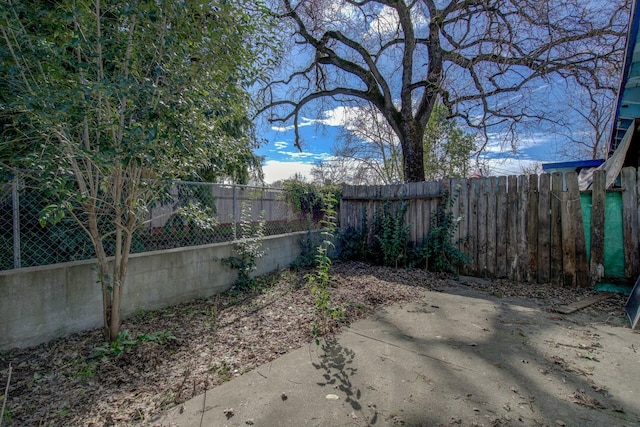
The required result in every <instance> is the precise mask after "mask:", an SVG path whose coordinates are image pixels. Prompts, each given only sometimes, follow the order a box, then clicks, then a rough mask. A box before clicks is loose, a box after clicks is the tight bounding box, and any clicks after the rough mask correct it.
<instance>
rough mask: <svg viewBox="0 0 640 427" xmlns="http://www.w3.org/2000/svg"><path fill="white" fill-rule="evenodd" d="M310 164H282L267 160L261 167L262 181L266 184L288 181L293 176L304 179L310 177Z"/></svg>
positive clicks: (277, 161)
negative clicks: (296, 175)
mask: <svg viewBox="0 0 640 427" xmlns="http://www.w3.org/2000/svg"><path fill="white" fill-rule="evenodd" d="M312 168H313V165H312V164H311V163H302V162H282V161H279V160H267V161H266V162H265V164H264V165H263V166H262V171H263V172H264V180H265V182H267V183H272V182H275V181H279V180H283V179H288V178H291V177H293V176H294V175H295V174H300V175H302V176H304V177H306V178H308V179H309V178H310V177H311V169H312Z"/></svg>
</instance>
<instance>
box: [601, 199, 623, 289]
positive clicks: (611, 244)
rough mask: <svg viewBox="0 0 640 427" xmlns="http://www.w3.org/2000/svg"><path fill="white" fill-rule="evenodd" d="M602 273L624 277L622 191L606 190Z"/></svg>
mask: <svg viewBox="0 0 640 427" xmlns="http://www.w3.org/2000/svg"><path fill="white" fill-rule="evenodd" d="M604 274H605V275H606V276H613V277H624V237H623V235H622V193H620V192H618V191H616V192H607V198H606V205H605V208H604Z"/></svg>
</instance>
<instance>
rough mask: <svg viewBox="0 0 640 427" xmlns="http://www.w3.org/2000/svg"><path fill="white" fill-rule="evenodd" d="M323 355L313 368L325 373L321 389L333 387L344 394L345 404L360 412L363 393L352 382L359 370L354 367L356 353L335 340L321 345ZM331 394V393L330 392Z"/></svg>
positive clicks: (319, 383)
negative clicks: (360, 400)
mask: <svg viewBox="0 0 640 427" xmlns="http://www.w3.org/2000/svg"><path fill="white" fill-rule="evenodd" d="M320 349H321V350H322V354H320V355H319V356H318V359H319V363H312V365H313V367H314V368H316V369H318V370H320V371H323V372H324V373H323V374H322V378H323V381H321V382H317V383H316V384H318V385H319V386H321V387H326V386H331V388H334V389H336V390H339V391H341V392H342V393H344V395H345V396H346V397H345V402H347V403H349V404H350V405H351V407H352V408H353V409H354V410H356V411H359V410H360V409H361V408H362V405H361V404H360V402H359V399H360V397H361V396H362V393H361V392H360V389H359V388H357V387H355V386H354V385H353V384H352V382H351V377H352V376H353V375H355V374H356V372H357V371H358V369H357V368H356V367H354V359H355V357H356V353H355V352H354V351H353V350H350V349H348V348H346V347H343V346H342V345H340V343H339V342H338V341H336V340H334V339H330V340H327V341H324V342H323V343H322V345H321V348H320ZM328 393H329V392H328Z"/></svg>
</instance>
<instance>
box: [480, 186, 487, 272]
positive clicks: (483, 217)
mask: <svg viewBox="0 0 640 427" xmlns="http://www.w3.org/2000/svg"><path fill="white" fill-rule="evenodd" d="M488 182H489V178H480V186H479V188H478V190H479V194H478V214H477V215H478V249H477V254H478V275H479V276H480V277H486V275H487V183H488Z"/></svg>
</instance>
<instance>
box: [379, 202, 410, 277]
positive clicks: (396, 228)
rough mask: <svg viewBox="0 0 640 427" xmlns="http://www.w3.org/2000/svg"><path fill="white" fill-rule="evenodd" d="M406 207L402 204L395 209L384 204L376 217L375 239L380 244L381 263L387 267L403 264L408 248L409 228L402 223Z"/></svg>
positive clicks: (405, 260)
mask: <svg viewBox="0 0 640 427" xmlns="http://www.w3.org/2000/svg"><path fill="white" fill-rule="evenodd" d="M405 212H406V207H405V206H404V205H402V206H401V207H400V208H398V207H397V206H396V207H395V209H393V208H392V205H390V204H385V206H384V208H383V210H382V214H381V215H380V216H379V217H378V221H377V222H378V224H377V227H376V230H375V231H376V234H375V237H376V240H377V241H378V242H379V244H380V252H381V255H382V264H383V265H386V266H388V267H396V268H398V267H399V266H402V265H405V264H406V262H407V251H408V248H409V228H408V227H407V226H406V225H405V223H404V214H405Z"/></svg>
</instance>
